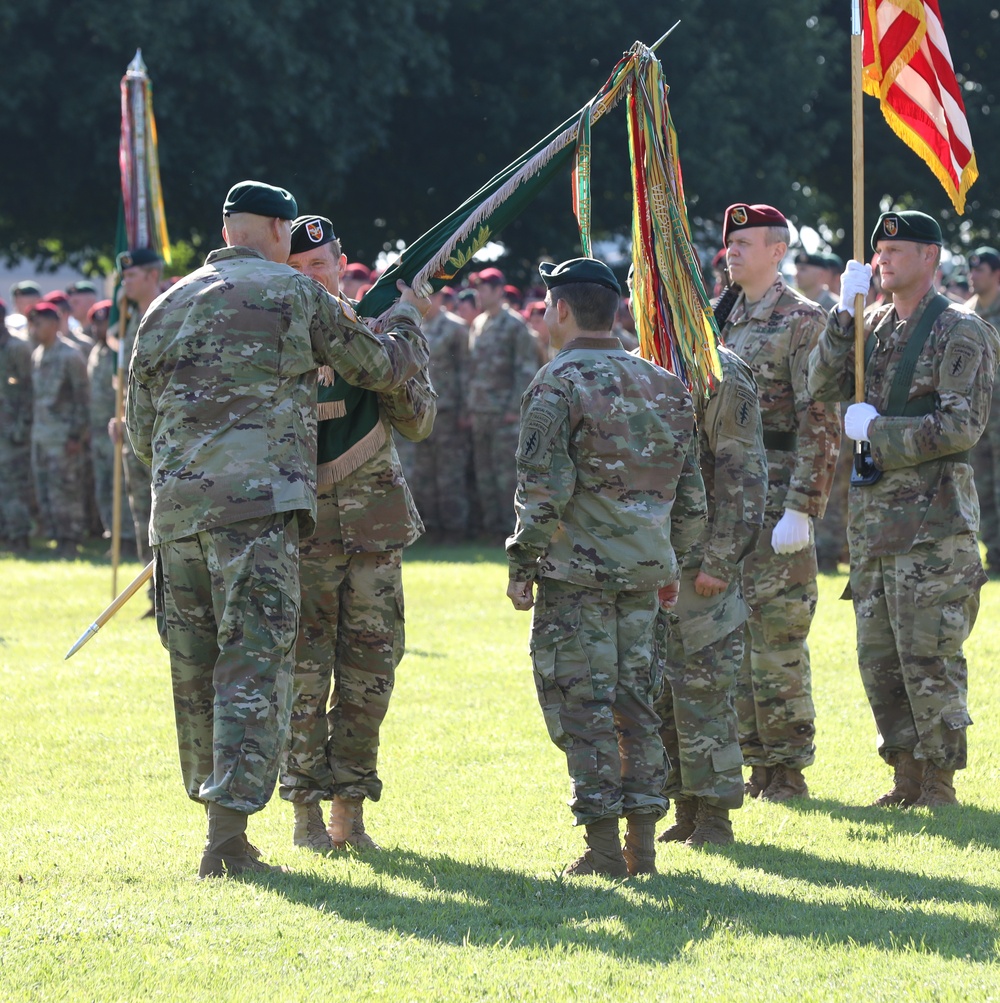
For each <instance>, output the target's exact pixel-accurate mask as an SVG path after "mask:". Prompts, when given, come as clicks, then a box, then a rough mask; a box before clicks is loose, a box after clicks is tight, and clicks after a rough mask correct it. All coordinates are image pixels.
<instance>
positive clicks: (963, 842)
mask: <svg viewBox="0 0 1000 1003" xmlns="http://www.w3.org/2000/svg"><path fill="white" fill-rule="evenodd" d="M959 794H961V791H959ZM785 807H787V808H790V809H791V810H792V811H794V812H795V813H796V814H799V815H826V816H827V817H828V818H832V819H840V820H846V821H849V822H857V823H865V824H867V825H868V826H869V827H874V829H875V830H876V834H875V835H874V836H872V835H870V834H868V835H866V834H864V833H860V832H859V834H858V837H857V838H859V839H862V840H871V839H873V838H874V839H875V840H877V839H878V838H879V836H878V831H879V830H881V831H883V832H884V831H887V830H891V831H892V832H893V833H907V834H917V833H921V832H925V833H927V834H928V835H929V836H937V837H939V838H941V839H947V840H948V841H949V842H952V843H954V844H955V845H956V846H962V847H965V846H968V845H969V844H970V843H978V844H979V845H981V846H988V847H990V848H991V849H994V850H1000V815H998V814H997V812H993V811H986V810H984V809H982V808H977V807H976V806H975V805H964V804H959V805H954V806H950V807H946V808H936V809H934V810H933V811H932V810H931V809H929V808H911V809H906V808H875V807H873V806H871V805H845V804H844V803H843V802H840V801H835V800H833V799H831V798H810V799H809V800H807V801H799V800H794V799H793V800H791V801H786V802H785Z"/></svg>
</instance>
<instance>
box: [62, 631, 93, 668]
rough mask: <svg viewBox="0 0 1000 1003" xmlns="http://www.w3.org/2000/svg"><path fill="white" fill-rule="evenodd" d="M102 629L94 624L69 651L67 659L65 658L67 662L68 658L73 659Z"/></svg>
mask: <svg viewBox="0 0 1000 1003" xmlns="http://www.w3.org/2000/svg"><path fill="white" fill-rule="evenodd" d="M100 629H101V628H100V627H99V626H98V625H97V624H96V623H92V624H91V625H90V626H89V627H88V628H87V629H86V630H85V631H84V632H83V633H82V634H81V635H80V639H79V640H78V641H77V642H76V644H74V645H73V647H72V648H70V649H69V651H67V652H66V657H65V658H63V661H64V662H65V661H66V659H67V658H72V657H73V656H74V655H75V654H76V653H77V652H78V651H79V650H80V649H81V648H82V647H83V646H84V645H85V644H86V643H87V642H88V641H89V640H90V639H91V638H92V637H93V636H94V635H95V634H96V633H97V632H98V631H99V630H100Z"/></svg>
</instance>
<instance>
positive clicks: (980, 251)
mask: <svg viewBox="0 0 1000 1003" xmlns="http://www.w3.org/2000/svg"><path fill="white" fill-rule="evenodd" d="M969 271H970V279H971V281H972V290H973V295H972V297H971V298H970V299H968V300H967V301H966V302H965V305H964V307H963V309H965V310H970V311H971V312H972V313H974V314H975V315H976V316H977V317H981V318H982V319H983V320H985V321H986V322H987V323H988V324H992V325H993V327H994V328H995V329H996V330H998V331H1000V251H998V250H997V249H996V248H995V247H979V248H977V249H976V250H975V251H973V252H972V254H970V255H969ZM993 393H994V398H993V403H992V405H991V407H990V418H989V421H988V422H987V424H986V431H985V432H983V435H982V437H981V438H980V440H979V442H977V443H976V446H975V449H973V451H972V467H973V470H975V473H976V491H977V493H978V494H979V513H980V514H979V535H980V537H981V538H982V541H983V543H984V544H985V545H986V566H987V568H988V569H989V571H990V573H991V574H1000V381H997V382H996V383H995V384H994V387H993Z"/></svg>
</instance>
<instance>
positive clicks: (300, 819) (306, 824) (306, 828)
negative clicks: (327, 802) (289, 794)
mask: <svg viewBox="0 0 1000 1003" xmlns="http://www.w3.org/2000/svg"><path fill="white" fill-rule="evenodd" d="M292 809H293V810H294V812H295V830H294V831H293V833H292V843H293V844H294V845H295V846H304V847H305V848H306V849H307V850H315V851H316V852H317V853H326V852H327V850H332V849H333V841H332V840H331V839H330V837H329V835H328V834H327V831H326V824H325V823H324V822H323V806H322V805H321V804H320V803H319V801H313V802H312V803H311V804H299V803H298V801H294V802H293V803H292Z"/></svg>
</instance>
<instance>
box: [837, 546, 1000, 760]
mask: <svg viewBox="0 0 1000 1003" xmlns="http://www.w3.org/2000/svg"><path fill="white" fill-rule="evenodd" d="M985 580H986V576H985V574H984V572H983V568H982V564H981V563H980V560H979V547H978V545H977V543H976V540H975V537H974V536H973V535H972V534H971V533H965V534H960V535H956V536H950V537H947V538H946V539H944V540H937V541H934V542H932V543H924V544H918V545H917V546H915V547H913V549H912V550H911V551H910V552H909V553H908V554H900V555H897V556H892V557H877V558H869V559H867V560H862V559H858V558H855V559H854V560H852V562H851V593H852V596H853V599H854V614H855V619H856V621H857V626H858V663H859V666H860V669H861V679H862V681H863V682H864V686H865V692H866V693H867V695H868V702H869V704H870V705H871V708H872V714H873V715H874V717H875V726H876V728H877V729H878V751H879V755H881V756H882V758H883V759H884V760H885V761H886V762H888V763H893V762H894V761H895V758H896V754H897V753H900V752H909V753H912V754H913V755H914V756H915V757H916V758H917V759H926V760H930V761H931V762H932V763H934V764H935V765H937V766H939V767H941V768H942V769H945V770H961V769H964V768H965V765H966V728H967V727H968V726H969V725H970V724H972V719H971V718H970V717H969V709H968V701H967V696H968V666H967V664H966V661H965V656H964V655H963V653H962V645H963V643H964V642H965V639H966V638H967V637H968V636H969V634H970V633H971V632H972V627H973V624H975V622H976V614H977V613H978V612H979V590H980V588H981V587H982V585H983V582H984V581H985Z"/></svg>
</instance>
